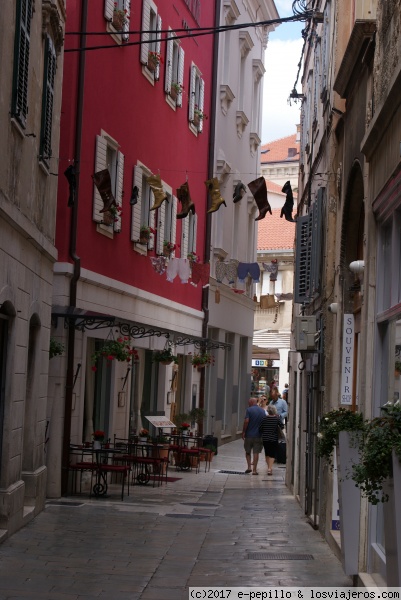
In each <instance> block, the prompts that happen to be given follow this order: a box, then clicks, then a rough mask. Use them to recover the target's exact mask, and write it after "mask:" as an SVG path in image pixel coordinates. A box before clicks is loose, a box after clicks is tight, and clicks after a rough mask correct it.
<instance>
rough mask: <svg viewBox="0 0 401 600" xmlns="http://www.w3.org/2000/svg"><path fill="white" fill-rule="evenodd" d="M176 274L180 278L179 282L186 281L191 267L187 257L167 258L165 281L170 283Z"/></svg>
mask: <svg viewBox="0 0 401 600" xmlns="http://www.w3.org/2000/svg"><path fill="white" fill-rule="evenodd" d="M177 275H178V277H179V278H180V279H181V283H188V279H189V276H190V275H191V268H190V262H189V260H188V259H187V258H172V259H171V260H169V263H168V265H167V281H170V283H172V282H173V281H174V279H175V278H176V277H177Z"/></svg>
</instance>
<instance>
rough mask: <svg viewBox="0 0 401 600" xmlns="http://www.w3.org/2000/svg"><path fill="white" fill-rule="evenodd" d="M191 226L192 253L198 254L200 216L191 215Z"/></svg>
mask: <svg viewBox="0 0 401 600" xmlns="http://www.w3.org/2000/svg"><path fill="white" fill-rule="evenodd" d="M190 226H191V227H192V248H190V251H192V252H196V240H197V233H198V215H197V214H195V215H191V221H190Z"/></svg>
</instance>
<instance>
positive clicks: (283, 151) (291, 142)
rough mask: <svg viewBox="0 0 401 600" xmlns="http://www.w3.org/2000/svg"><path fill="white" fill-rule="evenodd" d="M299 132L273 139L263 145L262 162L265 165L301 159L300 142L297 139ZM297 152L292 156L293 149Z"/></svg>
mask: <svg viewBox="0 0 401 600" xmlns="http://www.w3.org/2000/svg"><path fill="white" fill-rule="evenodd" d="M296 138H297V134H296V133H294V135H288V136H287V137H283V138H280V139H279V140H273V141H272V142H268V143H267V144H263V146H262V147H261V154H260V162H261V163H262V164H263V165H265V164H269V163H275V162H285V161H286V162H297V161H299V142H297V141H296ZM292 148H295V150H296V152H295V153H294V155H293V156H291V150H290V149H292Z"/></svg>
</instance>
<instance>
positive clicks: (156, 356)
mask: <svg viewBox="0 0 401 600" xmlns="http://www.w3.org/2000/svg"><path fill="white" fill-rule="evenodd" d="M152 361H153V362H169V361H170V362H175V363H176V364H177V363H178V356H176V355H175V354H173V352H172V350H171V348H165V349H164V350H156V351H155V352H154V353H153V357H152Z"/></svg>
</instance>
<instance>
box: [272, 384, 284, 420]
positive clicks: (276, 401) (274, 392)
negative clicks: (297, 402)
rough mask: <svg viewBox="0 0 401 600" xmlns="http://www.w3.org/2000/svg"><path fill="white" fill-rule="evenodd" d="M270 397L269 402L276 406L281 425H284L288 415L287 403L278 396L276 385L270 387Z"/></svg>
mask: <svg viewBox="0 0 401 600" xmlns="http://www.w3.org/2000/svg"><path fill="white" fill-rule="evenodd" d="M270 398H271V400H270V402H269V404H273V406H275V407H276V410H277V414H278V416H279V417H280V419H281V422H282V423H283V425H285V422H286V420H287V415H288V404H287V402H286V401H285V400H284V399H283V398H279V395H278V388H277V387H276V386H275V387H273V388H272V390H271V392H270Z"/></svg>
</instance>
